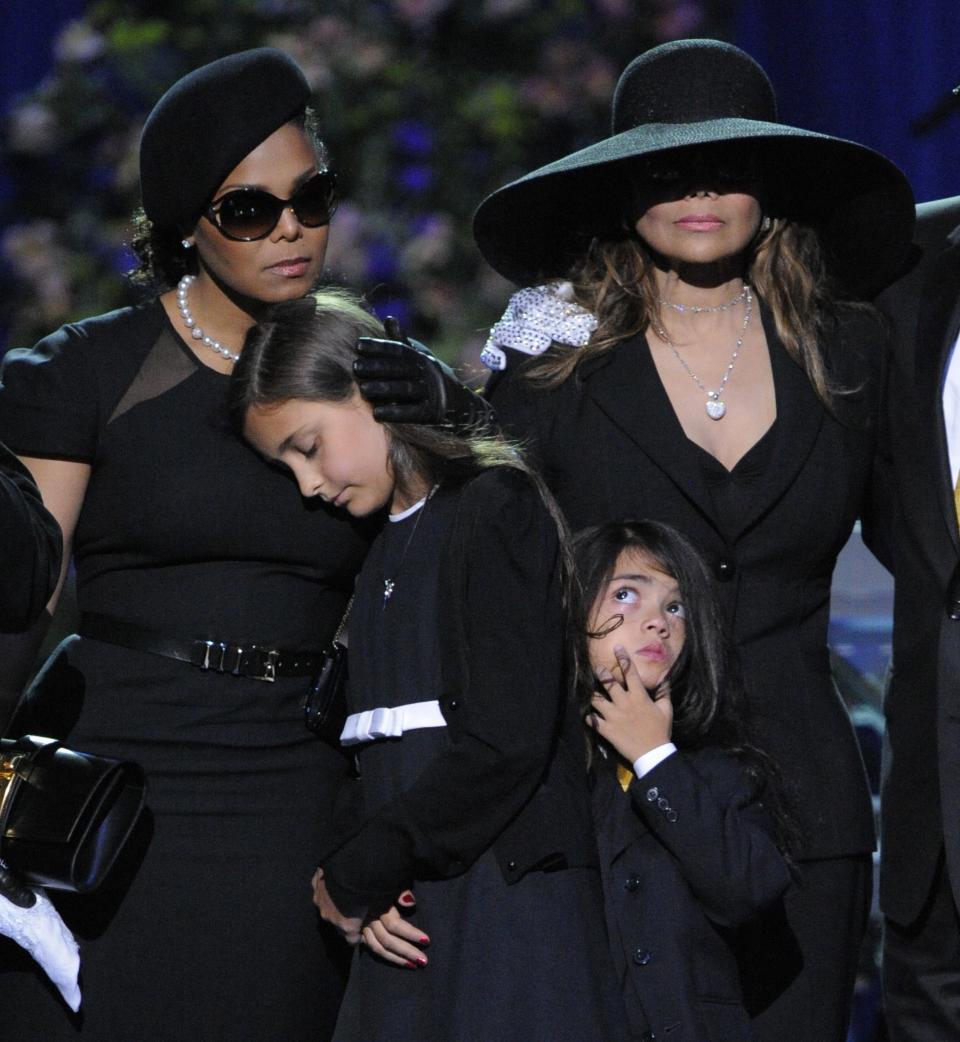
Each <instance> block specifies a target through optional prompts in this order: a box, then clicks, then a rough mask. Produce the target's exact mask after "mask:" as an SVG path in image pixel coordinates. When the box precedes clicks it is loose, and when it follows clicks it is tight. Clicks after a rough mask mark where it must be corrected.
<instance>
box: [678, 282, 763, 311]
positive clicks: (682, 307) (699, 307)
mask: <svg viewBox="0 0 960 1042" xmlns="http://www.w3.org/2000/svg"><path fill="white" fill-rule="evenodd" d="M749 292H750V287H749V286H748V285H747V284H746V283H744V284H743V289H742V290H740V292H739V293H738V294H737V295H736V296H735V297H734V298H733V300H730V301H727V303H726V304H674V303H673V302H672V301H670V300H664V299H663V297H658V298H657V303H658V304H659V305H660V307H662V308H672V309H673V310H674V311H679V312H680V314H681V315H684V314H687V313H688V312H689V313H690V314H691V315H706V314H716V313H717V312H718V311H729V310H730V309H731V308H733V307H736V306H737V304H739V303H740V302H741V301H743V300H746V299H747V294H748V293H749Z"/></svg>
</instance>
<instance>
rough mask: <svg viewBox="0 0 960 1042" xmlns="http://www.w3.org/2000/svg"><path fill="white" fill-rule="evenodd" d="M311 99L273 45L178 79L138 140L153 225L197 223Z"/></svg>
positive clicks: (289, 63)
mask: <svg viewBox="0 0 960 1042" xmlns="http://www.w3.org/2000/svg"><path fill="white" fill-rule="evenodd" d="M309 97H310V85H309V84H308V83H307V81H306V78H305V77H304V75H303V73H302V72H301V71H300V68H299V66H298V65H297V63H296V62H295V61H294V60H293V59H292V58H291V57H290V56H289V55H287V54H285V53H284V52H283V51H279V50H276V49H275V48H272V47H257V48H254V49H253V50H250V51H240V52H239V53H237V54H231V55H228V56H227V57H226V58H220V59H218V60H217V61H215V62H210V63H209V64H208V65H204V66H202V67H201V68H199V69H194V70H193V72H190V73H188V74H187V75H186V76H184V77H183V78H182V79H179V80H177V82H176V83H175V84H174V85H173V86H172V87H170V89H169V90H168V91H167V92H166V93H165V94H164V95H163V97H162V98H161V99H160V100H159V101H158V102H157V104H156V105H155V106H154V107H153V110H152V111H151V113H150V115H149V116H148V117H147V121H146V123H145V124H144V126H143V134H142V136H141V138H140V192H141V196H142V199H143V208H144V210H145V211H146V214H147V216H148V217H149V218H150V220H151V221H153V223H154V224H155V225H159V226H161V227H176V228H186V227H189V226H190V225H192V224H193V223H194V222H195V221H196V219H197V217H198V216H199V215H200V212H201V211H202V209H203V207H204V206H205V205H206V204H207V203H208V202H209V201H210V198H211V197H212V195H213V193H214V192H215V191H216V189H217V188H218V187H219V186H220V184H221V183H222V182H223V179H224V178H225V177H226V176H227V174H229V173H230V171H231V170H232V169H233V168H234V167H235V166H236V165H237V164H238V163H239V162H240V160H241V159H243V158H244V156H246V155H247V154H248V153H249V152H251V151H252V150H253V149H254V148H256V146H257V145H259V144H260V142H261V141H264V140H265V139H266V138H268V137H269V136H270V135H271V134H272V133H273V132H274V131H275V130H277V129H278V128H279V127H282V126H283V124H284V123H287V122H288V121H289V120H291V119H293V118H294V117H295V116H297V115H299V114H301V113H302V112H303V111H304V109H305V108H306V104H307V100H308V99H309Z"/></svg>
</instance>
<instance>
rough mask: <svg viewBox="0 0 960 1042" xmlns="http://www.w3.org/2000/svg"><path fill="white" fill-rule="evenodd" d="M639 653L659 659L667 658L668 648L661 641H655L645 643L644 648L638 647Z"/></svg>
mask: <svg viewBox="0 0 960 1042" xmlns="http://www.w3.org/2000/svg"><path fill="white" fill-rule="evenodd" d="M637 654H638V655H642V656H643V657H644V658H648V659H657V660H658V661H659V660H663V659H665V658H666V655H667V653H666V649H665V648H664V646H663V645H662V644H661V643H660V641H655V642H654V643H652V644H644V646H643V647H642V648H638V649H637Z"/></svg>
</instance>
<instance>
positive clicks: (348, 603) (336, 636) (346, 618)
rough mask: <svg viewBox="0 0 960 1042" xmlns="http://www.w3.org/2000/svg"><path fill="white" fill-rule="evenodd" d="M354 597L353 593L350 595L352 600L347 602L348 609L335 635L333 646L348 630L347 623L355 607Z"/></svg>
mask: <svg viewBox="0 0 960 1042" xmlns="http://www.w3.org/2000/svg"><path fill="white" fill-rule="evenodd" d="M353 597H354V595H353V594H352V593H351V594H350V600H349V601H347V607H346V610H345V611H344V613H343V618H342V619H341V620H340V625H339V626H337V632H336V633H334V635H333V640H332V641H331V642H330V643H331V644H335V643H336V642H337V641H338V640H339V639H340V636H341V634H342V633H343V631H344V629H345V628H346V625H347V621H348V620H349V618H350V609H351V608H352V607H353Z"/></svg>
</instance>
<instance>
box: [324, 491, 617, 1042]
mask: <svg viewBox="0 0 960 1042" xmlns="http://www.w3.org/2000/svg"><path fill="white" fill-rule="evenodd" d="M451 530H453V532H452V534H451ZM451 547H453V548H455V549H453V551H452V552H451V550H450V548H451ZM464 553H465V554H466V555H467V556H465V557H464V558H463V559H462V560H461V561H460V563H459V564H457V563H455V562H454V559H453V557H454V555H456V554H464ZM450 569H456V570H458V571H460V572H461V573H462V575H461V578H460V580H459V581H456V580H455V581H454V582H453V583H452V587H451V588H452V590H453V591H455V592H454V594H453V597H454V598H455V599H456V600H455V601H453V600H451V599H449V598H448V596H447V595H445V594H444V593H443V592H442V591H443V589H444V581H445V579H444V573H445V572H448V571H449V570H450ZM555 574H556V535H555V531H554V526H553V522H552V520H551V519H550V518H549V516H548V515H547V513H546V510H545V509H544V508H543V506H542V504H541V503H540V501H539V497H538V495H537V493H536V491H535V490H534V489H533V486H532V484H531V483H530V482H529V481H528V480H527V479H526V478H524V477H521V476H519V475H516V474H515V473H508V474H506V475H504V474H503V473H501V472H499V471H488V472H486V473H485V474H483V475H482V476H480V477H478V478H475V479H473V480H472V482H470V483H468V484H467V486H466V489H465V491H464V490H461V491H459V492H458V491H448V490H446V489H443V488H441V490H440V491H439V492H438V493H437V494H436V495H435V496H433V497H432V498H430V499H429V500H428V501H427V505H426V506H424V507H421V508H420V511H418V512H416V513H414V514H412V515H410V516H407V517H405V518H404V519H403V520H400V521H397V522H396V523H391V524H388V525H387V526H385V530H384V531H383V533H382V534H381V535H380V536H379V537H378V539H377V541H376V542H375V543H374V545H373V548H372V549H371V552H370V556H369V557H368V559H367V561H366V563H365V564H364V567H363V570H362V572H361V575H360V578H359V579H358V582H357V594H356V600H355V602H354V608H353V613H352V615H351V622H350V686H351V699H350V701H351V706H350V708H351V711H353V712H362V711H364V710H369V709H375V708H382V707H395V706H400V705H407V704H409V703H416V702H423V701H430V700H432V699H437V700H438V701H439V702H440V703H441V705H443V706H444V710H445V714H444V715H445V716H447V717H448V718H454V717H457V714H466V715H467V716H468V722H467V723H466V724H463V728H464V729H463V730H461V729H460V728H456V730H455V731H454V733H451V729H450V728H448V727H433V728H423V729H419V730H410V731H407V732H405V733H404V734H403V736H402V737H398V738H382V739H378V740H374V741H368V742H365V743H363V744H361V745H358V746H354V747H353V748H355V749H357V750H358V761H359V769H360V780H359V782H358V783H357V785H358V788H359V789H360V793H359V801H360V802H359V807H358V811H357V813H358V819H357V820H358V822H359V821H364V822H366V823H367V824H366V827H365V830H364V831H363V832H362V833H361V837H360V841H359V843H358V844H357V845H354V844H353V843H352V842H351V841H350V840H348V842H347V844H346V847H345V848H343V849H342V850H341V851H340V852H339V853H338V854H334V855H333V856H331V858H330V859H329V860H327V859H325V860H324V861H323V862H322V863H323V865H324V868H325V871H326V872H327V873H328V875H329V876H330V877H331V882H332V880H333V879H335V880H336V881H337V883H338V884H340V886H341V888H343V889H344V890H345V891H346V892H348V893H349V894H351V895H357V896H359V895H360V894H361V893H362V891H363V890H364V888H367V889H368V890H369V889H376V888H377V887H379V886H385V887H387V888H389V886H390V883H389V880H390V878H391V873H395V874H394V875H393V876H392V878H393V879H394V880H395V883H394V884H393V886H394V889H393V890H392V891H391V890H389V889H388V890H387V892H388V893H390V894H391V896H392V897H396V896H397V895H399V893H400V891H401V889H402V888H403V887H404V886H405V885H407V883H410V884H412V888H413V891H414V894H415V895H416V899H417V907H416V912H415V913H414V915H413V917H412V921H413V922H414V923H415V924H416V925H417V926H418V927H419V928H421V929H422V930H423V931H424V932H425V933H426V934H427V935H428V936H429V937H430V945H429V948H427V949H426V954H427V956H428V958H429V964H428V965H427V966H426V967H424V968H422V969H417V970H407V969H403V968H400V967H396V966H393V965H388V964H387V963H385V962H383V961H381V960H380V959H378V958H377V957H376V956H375V955H373V954H371V953H370V951H369V950H367V949H366V948H364V947H360V948H359V949H358V950H357V953H356V956H355V959H354V963H353V966H352V969H351V974H350V980H349V983H348V985H347V994H346V996H345V998H344V1002H343V1007H342V1009H341V1014H340V1020H339V1022H338V1024H337V1031H336V1035H335V1039H336V1040H337V1042H371V1040H374V1039H390V1040H393V1042H396V1040H410V1042H454V1040H456V1042H481V1040H484V1042H485V1040H489V1039H498V1040H500V1042H511V1040H516V1042H537V1040H542V1042H547V1040H549V1042H609V1040H611V1039H617V1038H619V1037H620V1036H619V1034H618V1031H619V1030H620V1028H621V1023H620V1020H621V1018H620V1017H619V1016H618V1012H617V1011H618V1009H619V1006H618V1002H619V999H618V996H617V995H616V994H615V992H616V986H615V984H614V981H613V973H612V966H611V965H610V963H609V954H608V951H607V947H606V940H605V935H604V929H603V918H602V917H603V910H602V905H601V903H600V885H599V875H598V872H597V870H596V855H595V851H594V850H593V849H592V839H591V840H590V849H589V852H588V854H587V857H586V858H584V857H583V856H582V854H581V856H577V854H576V852H575V850H574V848H573V847H571V846H570V839H569V838H570V835H571V833H573V834H576V831H577V828H578V822H580V821H581V820H582V821H583V822H584V830H585V831H586V833H587V834H588V836H589V820H588V818H585V817H584V815H585V814H587V813H588V795H587V786H586V773H585V769H584V762H583V749H584V744H583V739H582V735H581V734H580V728H579V724H578V722H577V720H576V714H575V713H569V712H568V708H569V707H568V706H565V702H564V698H563V694H562V691H561V690H559V688H558V684H557V676H558V668H559V667H560V664H561V662H562V659H563V655H564V647H563V629H562V626H560V625H557V609H558V606H559V604H558V599H559V589H558V587H557V586H556V583H555V579H554V581H551V576H552V575H553V576H555ZM385 579H392V580H393V582H394V587H393V592H392V594H391V596H390V598H389V600H386V601H385V599H384V595H383V594H384V585H383V584H384V580H385ZM494 615H495V616H496V617H494ZM461 626H462V630H461V629H460V628H461ZM458 631H459V637H458ZM494 634H499V635H500V636H497V637H495V638H494V639H493V643H492V644H491V643H488V639H489V638H490V637H491V635H494ZM458 639H460V640H463V641H465V642H466V643H467V645H469V647H470V649H471V651H470V652H469V653H468V654H467V657H468V658H469V660H470V667H469V678H470V679H469V682H468V683H462V678H461V686H460V688H459V690H457V691H456V692H455V693H454V694H453V695H452V696H451V697H449V698H448V697H447V696H446V695H445V694H444V692H445V690H446V688H445V682H444V678H445V677H446V678H447V681H450V679H451V678H450V676H449V671H450V670H451V666H450V665H449V663H450V662H451V647H452V645H451V644H450V642H453V643H456V642H457V641H458ZM444 642H447V645H446V647H445V646H444ZM494 648H498V649H499V651H498V652H494V650H493V649H494ZM478 649H482V650H479V651H478ZM455 658H456V653H454V654H453V659H454V660H455ZM452 671H453V672H454V673H455V672H457V667H456V665H454V666H453V667H452ZM452 682H453V684H454V685H457V683H458V681H457V680H453V681H452ZM451 700H452V703H453V708H450V705H451ZM460 723H462V717H461V718H460ZM559 728H562V729H563V731H564V733H565V736H566V739H568V740H569V739H572V741H570V742H569V744H567V742H566V741H564V740H563V739H561V741H560V743H559V744H558V743H556V740H555V739H554V740H551V734H553V735H556V733H557V731H558V729H559ZM478 736H482V742H483V745H484V747H485V750H484V751H479V752H478V751H477V750H476V749H475V748H474V747H473V745H474V739H476V738H477V737H478ZM531 748H533V749H536V752H535V753H534V754H532V755H531V752H530V750H531ZM486 750H489V751H490V755H489V756H488V755H487V754H486ZM518 750H519V751H518ZM511 754H512V755H511ZM467 761H469V762H471V763H472V764H474V765H475V768H476V773H475V774H472V775H471V777H472V784H470V785H469V786H468V787H466V788H465V787H464V786H463V779H462V778H460V777H458V772H457V768H458V767H460V766H461V765H462V764H464V763H466V762H467ZM564 761H566V762H564ZM567 768H569V773H565V771H566V770H567ZM515 776H516V777H518V778H519V781H518V782H517V783H516V784H514V783H513V782H512V779H513V778H514V777H515ZM547 776H549V777H550V780H549V781H547V780H546V778H547ZM538 779H539V787H540V789H541V790H543V789H544V788H546V787H548V786H552V787H553V792H554V799H553V802H552V804H551V806H552V807H553V810H554V812H555V814H556V817H555V818H554V819H553V820H543V815H542V814H537V815H536V819H537V820H535V821H533V822H532V824H531V829H533V828H536V827H537V826H538V825H539V827H540V828H541V829H542V830H543V832H544V834H545V838H546V842H547V844H548V848H549V849H550V850H551V851H552V853H553V854H554V857H553V858H552V862H553V863H552V865H550V866H546V865H543V866H541V867H539V868H537V867H533V868H532V870H529V871H525V872H524V873H523V874H522V875H520V876H518V877H517V878H515V879H513V880H512V881H509V882H508V881H507V879H506V878H505V872H504V868H506V870H507V872H509V871H510V869H512V868H513V867H514V865H513V859H512V858H508V859H506V860H505V861H504V864H501V863H500V862H499V860H498V856H497V854H498V852H497V851H496V850H495V849H494V848H495V845H496V844H495V840H497V838H498V833H500V832H501V831H502V829H503V826H504V825H505V824H507V823H508V822H510V820H511V819H516V817H517V815H518V813H519V812H520V811H521V809H522V808H523V805H524V803H525V802H529V792H530V790H531V789H532V788H536V787H537V785H538ZM497 822H498V823H499V824H496V823H497ZM492 823H493V824H492ZM357 827H358V825H356V824H355V825H354V828H353V831H356V828H357ZM507 842H508V844H509V842H512V840H508V841H507ZM451 845H452V847H453V850H454V851H455V855H454V854H451V853H450V850H451ZM374 851H376V854H374V853H372V852H374ZM398 851H399V853H398ZM471 851H476V854H477V856H476V858H475V860H474V855H473V854H472V853H470V852H471ZM451 859H452V860H451ZM461 859H462V861H461ZM584 860H589V861H590V865H589V866H587V865H584V864H582V861H584ZM458 861H460V863H459V864H458V863H457V862H458ZM404 866H405V869H404ZM548 867H549V868H550V869H551V870H544V869H545V868H548ZM405 870H406V871H408V872H410V873H411V875H405V874H404V871H405ZM331 889H333V888H332V887H331ZM335 897H336V895H335ZM611 1025H613V1026H611Z"/></svg>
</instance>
